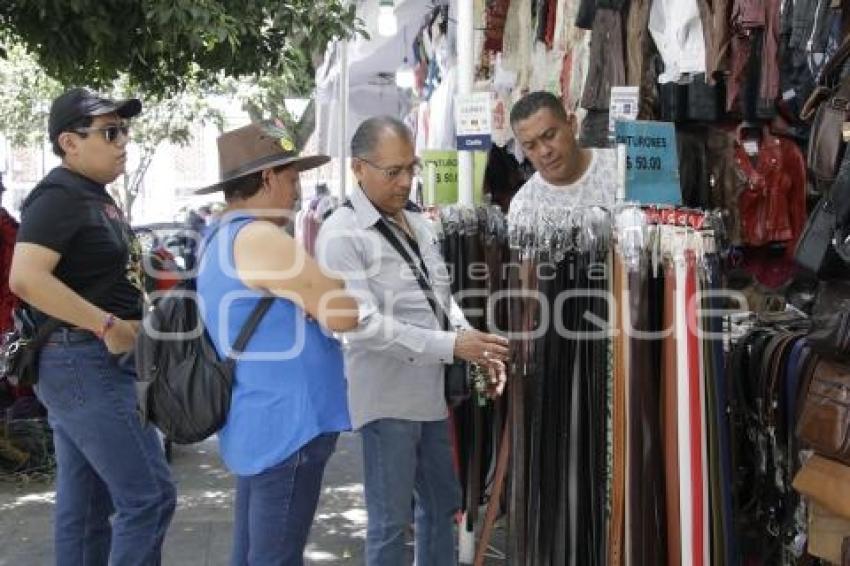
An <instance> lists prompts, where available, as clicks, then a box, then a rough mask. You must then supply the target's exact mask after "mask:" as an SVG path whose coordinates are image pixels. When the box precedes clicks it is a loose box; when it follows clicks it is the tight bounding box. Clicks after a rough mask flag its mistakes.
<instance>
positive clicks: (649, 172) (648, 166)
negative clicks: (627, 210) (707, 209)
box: [615, 120, 682, 205]
mask: <svg viewBox="0 0 850 566" xmlns="http://www.w3.org/2000/svg"><path fill="white" fill-rule="evenodd" d="M615 131H616V140H617V144H618V145H623V146H624V147H625V148H626V200H627V201H632V202H638V203H640V204H672V205H680V204H682V189H681V187H680V186H679V158H678V153H677V151H676V130H675V128H674V127H673V124H672V123H670V122H647V121H619V120H618V121H617V124H616V127H615Z"/></svg>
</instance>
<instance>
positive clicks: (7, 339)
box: [0, 264, 123, 386]
mask: <svg viewBox="0 0 850 566" xmlns="http://www.w3.org/2000/svg"><path fill="white" fill-rule="evenodd" d="M122 265H123V264H122ZM119 273H120V272H119ZM117 280H118V277H112V278H107V279H102V280H101V281H100V284H99V285H98V286H96V287H95V288H94V291H93V292H92V293H91V295H90V296H84V297H83V298H84V299H86V300H87V301H89V302H94V301H96V300H98V299H101V298H102V296H101V295H104V294H105V293H106V292H107V291H108V290H109V289H110V288H111V287H112V284H113V283H115V282H117ZM12 320H13V322H14V325H13V328H12V330H11V331H9V332H7V333H6V334H4V335H3V337H2V338H0V377H2V379H4V380H5V381H7V382H9V383H10V384H12V385H15V386H32V385H35V384H36V383H38V354H39V352H40V351H41V348H42V347H43V346H44V345H45V344H46V343H47V339H48V338H49V337H50V335H51V334H52V333H53V331H54V330H57V329H58V328H60V327H62V326H67V323H65V322H63V321H61V320H59V319H58V318H53V317H51V316H48V317H47V318H46V319H45V320H44V321H42V322H41V323H37V322H36V318H35V316H34V314H33V311H32V308H31V307H30V306H29V305H27V304H21V305H20V306H18V307H16V308H15V310H14V312H13V313H12Z"/></svg>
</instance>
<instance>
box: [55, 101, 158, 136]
mask: <svg viewBox="0 0 850 566" xmlns="http://www.w3.org/2000/svg"><path fill="white" fill-rule="evenodd" d="M141 111H142V101H141V100H139V99H138V98H128V99H125V100H110V99H108V98H104V97H102V96H100V95H99V94H97V93H94V92H92V91H90V90H88V89H86V88H72V89H70V90H66V91H65V92H64V93H62V94H61V95H59V96H58V97H57V98H56V99H54V100H53V103H52V104H51V105H50V119H49V120H48V123H47V132H48V134H49V135H50V139H51V141H52V140H55V139H56V138H57V137H59V134H61V133H62V132H63V131H65V128H67V127H68V126H69V125H71V124H73V123H74V122H76V121H78V120H79V119H80V118H85V117H87V116H102V115H104V114H112V113H113V112H115V113H116V114H118V115H119V116H120V117H121V118H132V117H133V116H137V115H138V114H139V113H140V112H141Z"/></svg>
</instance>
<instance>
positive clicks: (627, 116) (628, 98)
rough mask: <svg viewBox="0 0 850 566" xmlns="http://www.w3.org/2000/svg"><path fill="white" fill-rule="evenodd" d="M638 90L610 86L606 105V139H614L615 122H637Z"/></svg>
mask: <svg viewBox="0 0 850 566" xmlns="http://www.w3.org/2000/svg"><path fill="white" fill-rule="evenodd" d="M639 101H640V89H639V88H638V87H636V86H612V87H611V103H610V104H609V105H608V137H609V138H613V137H614V124H616V123H617V120H637V115H638V106H639Z"/></svg>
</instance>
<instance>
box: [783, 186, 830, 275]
mask: <svg viewBox="0 0 850 566" xmlns="http://www.w3.org/2000/svg"><path fill="white" fill-rule="evenodd" d="M835 224H836V216H835V207H834V206H833V203H832V199H831V198H830V197H829V196H828V195H827V196H824V197H822V198H821V200H820V201H819V202H818V204H817V205H816V206H815V209H814V210H813V211H812V213H811V215H810V216H809V218H808V220H807V221H806V226H805V228H803V233H802V234H801V235H800V241H799V242H798V243H797V249H796V251H795V252H794V260H795V261H796V262H797V264H798V265H799V266H800V267H802V268H804V269H807V270H809V271H811V272H812V273H814V274H816V275H818V276H824V275H826V274H827V273H828V272H829V271H832V270H833V269H834V268H835V267H836V264H837V262H840V261H841V260H840V258H838V256H837V254H836V252H835V247H834V245H833V238H834V237H835V228H836V225H835Z"/></svg>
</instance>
